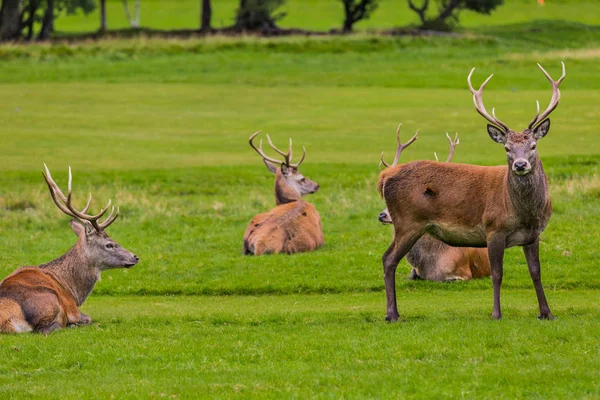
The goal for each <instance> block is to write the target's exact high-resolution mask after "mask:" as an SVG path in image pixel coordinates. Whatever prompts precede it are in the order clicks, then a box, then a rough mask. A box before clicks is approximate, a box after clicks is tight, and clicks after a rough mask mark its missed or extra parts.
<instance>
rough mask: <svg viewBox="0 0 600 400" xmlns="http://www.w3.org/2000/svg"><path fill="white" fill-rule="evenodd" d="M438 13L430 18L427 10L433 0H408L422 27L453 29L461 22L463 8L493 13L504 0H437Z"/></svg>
mask: <svg viewBox="0 0 600 400" xmlns="http://www.w3.org/2000/svg"><path fill="white" fill-rule="evenodd" d="M434 2H435V3H436V5H437V11H438V13H437V15H436V16H435V17H434V18H428V17H427V12H428V11H429V6H430V5H431V3H432V1H430V0H422V2H421V3H420V5H418V4H417V3H418V2H417V1H416V0H408V7H409V8H410V9H411V10H413V11H414V12H416V13H417V14H418V15H419V19H420V20H421V28H422V29H434V30H452V28H454V27H455V26H456V25H457V24H458V22H459V14H460V11H461V10H471V11H475V12H477V13H480V14H488V15H489V14H491V13H492V11H493V10H495V9H496V7H498V6H500V5H502V4H503V3H504V0H435V1H434Z"/></svg>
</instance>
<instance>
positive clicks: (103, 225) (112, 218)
mask: <svg viewBox="0 0 600 400" xmlns="http://www.w3.org/2000/svg"><path fill="white" fill-rule="evenodd" d="M114 212H115V206H113V207H112V210H110V214H109V215H108V217H107V218H106V219H105V220H104V222H102V223H99V224H98V226H99V227H100V229H102V230H104V229H106V228H108V226H109V225H110V224H112V223H113V222H115V220H116V219H117V217H118V216H119V212H120V209H119V207H117V213H116V214H114V216H113V213H114Z"/></svg>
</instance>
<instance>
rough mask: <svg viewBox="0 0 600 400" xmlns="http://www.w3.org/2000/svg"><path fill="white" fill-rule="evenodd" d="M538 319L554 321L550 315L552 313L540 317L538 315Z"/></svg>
mask: <svg viewBox="0 0 600 400" xmlns="http://www.w3.org/2000/svg"><path fill="white" fill-rule="evenodd" d="M538 319H547V320H552V319H554V315H552V313H548V314H540V315H538Z"/></svg>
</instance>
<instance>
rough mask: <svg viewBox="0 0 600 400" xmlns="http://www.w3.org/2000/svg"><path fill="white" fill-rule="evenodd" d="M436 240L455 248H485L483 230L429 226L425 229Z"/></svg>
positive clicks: (437, 225)
mask: <svg viewBox="0 0 600 400" xmlns="http://www.w3.org/2000/svg"><path fill="white" fill-rule="evenodd" d="M426 232H427V233H429V234H430V235H431V236H433V237H434V238H436V239H439V240H441V241H442V242H444V243H446V244H448V245H450V246H456V247H486V246H487V243H486V240H485V229H483V228H480V227H477V228H464V227H461V226H450V225H441V224H436V225H431V226H429V227H428V228H427V229H426Z"/></svg>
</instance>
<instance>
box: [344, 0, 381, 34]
mask: <svg viewBox="0 0 600 400" xmlns="http://www.w3.org/2000/svg"><path fill="white" fill-rule="evenodd" d="M341 2H342V3H343V4H344V13H345V18H344V25H343V27H342V31H343V32H345V33H350V32H352V26H353V25H354V24H355V23H356V22H358V21H360V20H362V19H369V17H370V16H371V14H372V13H373V11H375V9H376V8H377V6H378V5H379V0H341Z"/></svg>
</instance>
